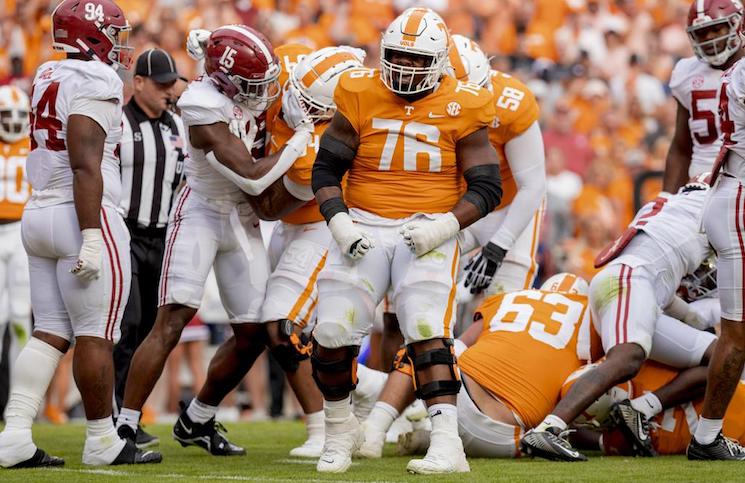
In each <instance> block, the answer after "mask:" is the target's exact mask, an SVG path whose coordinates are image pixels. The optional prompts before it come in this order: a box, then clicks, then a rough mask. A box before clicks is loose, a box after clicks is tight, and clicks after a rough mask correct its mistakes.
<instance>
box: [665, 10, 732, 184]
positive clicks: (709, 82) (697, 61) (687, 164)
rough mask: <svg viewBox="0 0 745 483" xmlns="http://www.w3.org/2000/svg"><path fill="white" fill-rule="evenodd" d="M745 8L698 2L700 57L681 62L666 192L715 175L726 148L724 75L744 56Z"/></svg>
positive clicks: (692, 28)
mask: <svg viewBox="0 0 745 483" xmlns="http://www.w3.org/2000/svg"><path fill="white" fill-rule="evenodd" d="M742 13H743V10H742V2H740V1H739V0H693V3H692V4H691V7H690V10H689V12H688V27H687V29H686V30H687V32H688V36H689V38H690V41H691V46H692V47H693V51H694V53H695V54H696V55H695V56H692V57H687V58H684V59H681V60H679V61H678V63H677V64H675V68H674V69H673V72H672V75H671V76H670V89H671V90H672V93H673V97H675V100H676V101H678V102H677V104H678V112H677V116H676V121H675V133H674V135H673V141H672V143H671V144H670V148H669V150H668V153H667V159H666V161H665V174H664V178H663V185H662V189H663V190H664V191H666V192H668V193H675V192H676V191H678V188H680V187H681V186H683V185H684V184H685V183H686V181H687V180H688V179H689V178H692V177H694V176H696V175H699V174H701V173H709V172H711V167H712V166H713V164H714V160H715V159H716V157H717V154H719V149H720V148H721V146H722V136H721V134H722V130H721V127H720V120H719V116H718V114H717V112H718V106H719V86H720V81H721V77H722V73H723V72H724V71H726V70H727V69H729V68H730V67H731V66H732V65H734V64H735V62H737V61H738V60H739V59H740V58H741V57H742V55H743V50H742V33H741V30H740V23H741V21H742Z"/></svg>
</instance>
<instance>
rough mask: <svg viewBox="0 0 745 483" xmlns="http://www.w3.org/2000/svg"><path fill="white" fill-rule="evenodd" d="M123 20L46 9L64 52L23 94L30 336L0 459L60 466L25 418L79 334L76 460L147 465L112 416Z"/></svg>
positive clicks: (124, 260)
mask: <svg viewBox="0 0 745 483" xmlns="http://www.w3.org/2000/svg"><path fill="white" fill-rule="evenodd" d="M129 31H130V26H129V24H128V23H127V19H126V18H125V17H124V13H123V12H122V10H121V9H120V8H119V7H118V6H117V5H116V4H115V3H114V2H112V1H111V0H86V1H85V2H81V1H79V0H64V1H62V2H61V3H60V4H59V5H57V7H56V8H55V10H54V12H53V13H52V34H53V41H54V43H53V47H54V48H55V49H58V50H62V51H64V52H66V53H67V59H65V60H60V61H50V62H46V63H44V64H42V65H41V66H40V67H39V69H38V70H37V73H36V76H35V78H34V82H33V89H32V95H31V106H32V111H31V117H30V124H31V152H30V153H29V155H28V161H27V168H28V177H29V180H30V181H31V185H32V187H33V193H32V195H31V198H30V199H29V201H28V203H27V204H26V208H25V211H24V213H23V220H22V222H21V223H22V227H21V230H22V235H23V244H24V246H25V248H26V252H27V253H28V257H29V272H30V282H31V287H32V289H31V305H32V307H33V312H34V319H35V324H34V332H33V336H32V338H31V340H30V341H29V342H28V343H27V344H26V346H25V347H24V348H23V350H22V351H21V354H20V355H19V357H18V360H17V361H16V366H15V369H14V375H13V387H12V388H11V395H10V401H9V402H8V407H7V409H6V413H5V417H6V423H7V424H6V426H5V430H4V431H3V433H2V434H1V435H0V465H2V466H5V467H39V466H57V465H61V464H63V463H64V462H63V460H61V459H60V458H57V457H54V456H50V455H48V454H46V453H45V452H44V451H43V450H41V449H39V448H37V447H36V445H35V444H34V443H33V440H32V438H31V425H32V422H33V420H34V417H35V416H36V414H37V412H38V410H39V405H40V404H41V402H42V401H43V399H44V394H45V393H46V390H47V387H48V386H49V382H50V380H51V378H52V375H53V374H54V370H55V368H56V367H57V364H58V363H59V360H60V358H61V357H62V355H63V354H64V353H65V352H66V351H67V349H68V348H69V347H70V343H71V340H72V338H73V337H74V338H75V359H74V362H73V366H74V367H73V371H74V373H75V381H76V383H77V385H78V389H79V390H80V394H81V396H82V398H83V406H84V409H85V417H86V419H87V429H86V438H85V446H84V448H83V463H84V464H89V465H111V464H130V463H155V462H159V461H160V460H161V456H160V454H159V453H154V452H152V451H147V452H141V451H140V450H138V449H137V448H136V447H135V445H134V443H132V442H130V441H127V440H124V439H121V438H120V437H119V436H117V433H116V430H115V429H114V425H113V422H112V419H111V406H112V390H113V381H114V372H113V371H114V368H113V360H112V349H113V342H114V341H115V340H116V339H117V338H118V336H119V322H120V320H121V316H122V312H123V310H124V305H125V303H126V300H127V295H128V293H129V281H130V269H129V255H128V252H129V235H128V232H127V228H126V226H125V225H124V220H123V219H122V218H121V216H120V215H119V214H118V212H117V206H119V195H120V191H121V181H120V176H119V160H118V157H117V155H116V153H115V149H116V146H117V143H118V142H119V138H120V137H121V133H122V129H121V116H122V95H123V93H122V87H123V86H122V81H121V80H120V78H119V76H118V75H117V74H116V69H117V68H128V66H129V64H130V62H131V53H132V48H131V47H128V46H127V39H128V34H129Z"/></svg>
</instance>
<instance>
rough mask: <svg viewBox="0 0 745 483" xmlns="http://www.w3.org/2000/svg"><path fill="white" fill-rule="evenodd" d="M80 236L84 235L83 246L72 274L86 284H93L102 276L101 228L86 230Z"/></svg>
mask: <svg viewBox="0 0 745 483" xmlns="http://www.w3.org/2000/svg"><path fill="white" fill-rule="evenodd" d="M80 234H81V235H83V245H82V246H81V247H80V253H79V254H78V261H77V262H75V265H74V266H73V267H72V268H71V269H70V273H72V274H73V275H76V276H77V277H78V278H79V279H80V280H82V281H84V282H92V281H93V280H96V279H97V278H98V277H99V276H100V274H101V264H102V258H103V235H102V233H101V229H100V228H86V229H85V230H82V231H81V232H80Z"/></svg>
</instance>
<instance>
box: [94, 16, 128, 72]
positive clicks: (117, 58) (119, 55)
mask: <svg viewBox="0 0 745 483" xmlns="http://www.w3.org/2000/svg"><path fill="white" fill-rule="evenodd" d="M101 31H102V32H103V34H104V35H106V37H107V38H108V39H109V40H111V44H112V45H113V47H112V48H111V51H110V52H109V61H111V65H112V66H114V68H115V69H117V68H119V67H122V68H124V69H125V70H127V69H129V68H130V67H131V66H132V59H133V57H134V50H135V48H134V47H131V46H130V45H129V34H130V32H132V27H131V26H130V25H129V23H127V24H126V25H124V26H123V27H119V26H115V25H109V26H107V27H105V28H103V29H102V30H101Z"/></svg>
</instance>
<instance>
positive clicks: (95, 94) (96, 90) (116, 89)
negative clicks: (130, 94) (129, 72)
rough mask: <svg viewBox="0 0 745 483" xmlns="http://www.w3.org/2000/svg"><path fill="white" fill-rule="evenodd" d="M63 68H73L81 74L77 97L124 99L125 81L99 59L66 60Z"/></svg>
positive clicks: (77, 73)
mask: <svg viewBox="0 0 745 483" xmlns="http://www.w3.org/2000/svg"><path fill="white" fill-rule="evenodd" d="M63 68H64V69H69V70H73V71H75V73H76V75H78V76H79V77H78V79H79V80H80V84H79V86H78V92H76V93H75V94H76V96H77V97H81V98H86V99H99V100H109V99H118V100H119V101H120V102H121V101H122V98H123V89H124V83H123V82H122V80H121V79H120V78H119V76H118V75H117V73H116V71H115V70H114V69H112V68H111V67H109V66H108V65H106V64H104V63H102V62H98V61H76V62H69V61H66V62H65V63H64V66H63Z"/></svg>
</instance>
